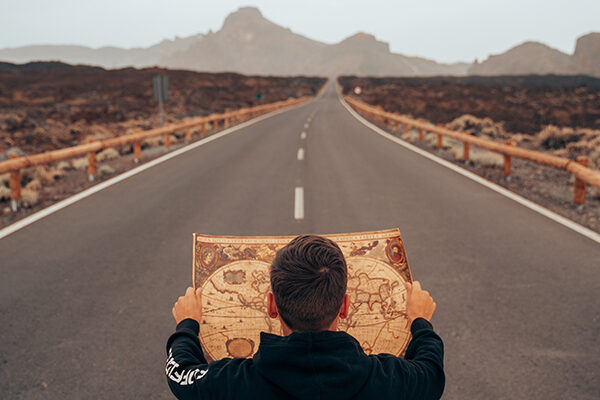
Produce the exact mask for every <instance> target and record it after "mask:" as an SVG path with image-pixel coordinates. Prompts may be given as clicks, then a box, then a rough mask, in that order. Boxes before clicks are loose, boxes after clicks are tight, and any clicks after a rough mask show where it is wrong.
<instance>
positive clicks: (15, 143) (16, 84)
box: [0, 62, 326, 226]
mask: <svg viewBox="0 0 600 400" xmlns="http://www.w3.org/2000/svg"><path fill="white" fill-rule="evenodd" d="M156 74H164V75H167V76H168V77H169V95H170V99H169V100H168V101H167V102H166V103H165V105H164V108H165V112H166V118H165V119H166V122H177V121H181V120H182V119H185V118H187V117H194V116H202V115H208V114H212V113H216V112H224V111H227V110H233V109H238V108H241V107H250V106H254V105H259V104H264V103H271V102H275V101H280V100H285V99H288V98H290V97H302V96H313V95H315V94H317V92H318V91H319V90H320V88H321V87H322V86H323V84H324V83H325V81H326V79H325V78H316V77H285V78H281V77H264V76H244V75H238V74H232V73H227V74H211V73H198V72H190V71H181V70H165V69H159V68H148V69H140V70H137V69H133V68H127V69H120V70H105V69H103V68H100V67H89V66H72V65H68V64H63V63H58V62H53V63H30V64H25V65H15V64H8V63H0V161H3V160H5V159H7V158H8V154H9V153H15V154H18V155H27V154H35V153H40V152H44V151H48V150H55V149H59V148H64V147H69V146H72V145H77V144H81V143H85V142H87V140H88V139H96V140H102V139H107V138H110V137H114V136H118V135H122V134H127V133H131V132H133V131H136V130H145V129H150V128H153V127H157V126H160V119H159V116H158V106H157V104H156V102H155V101H154V99H153V97H152V77H153V76H154V75H156ZM213 128H215V127H208V129H209V131H208V132H207V134H209V135H210V134H212V133H214V132H216V130H215V129H213ZM198 129H200V128H195V129H194V130H195V131H197V130H198ZM199 137H200V135H198V134H196V135H195V138H196V139H197V138H199ZM163 140H164V138H163V137H153V138H149V139H146V140H145V141H144V142H143V143H142V148H143V149H144V151H143V153H142V159H141V160H139V161H140V162H142V163H143V162H145V161H149V160H152V159H154V158H155V157H158V156H160V155H162V154H164V153H165V152H167V151H169V150H168V149H166V148H165V147H164V146H162V144H163ZM171 143H172V147H171V149H176V148H178V147H181V146H183V145H184V144H185V140H184V138H183V132H175V133H174V134H173V135H172V137H171ZM131 153H132V148H131V146H130V145H126V146H122V147H121V148H110V149H105V150H103V151H101V152H99V153H98V154H97V159H98V163H99V165H98V176H97V177H96V179H95V181H94V182H89V181H88V177H87V173H86V169H87V158H86V157H85V156H83V157H79V158H75V159H71V160H65V161H61V162H58V163H54V164H51V165H45V166H44V165H42V166H38V167H34V168H27V169H24V170H22V171H21V173H22V174H21V185H22V187H23V190H22V202H21V208H20V209H19V210H18V211H17V212H12V211H11V209H10V207H9V200H10V190H9V174H8V173H6V174H0V226H3V225H7V224H10V223H12V222H14V221H16V220H18V219H20V218H22V217H24V216H26V215H28V214H30V213H31V212H34V211H37V210H39V209H41V208H44V207H47V206H49V205H51V204H53V203H55V202H56V201H60V200H62V199H64V198H66V197H68V196H70V195H72V194H74V193H77V192H79V191H80V190H82V189H84V188H86V187H89V186H91V185H92V184H94V183H96V182H98V181H102V180H105V179H108V178H110V177H111V176H113V175H114V174H117V173H119V172H123V171H125V170H127V169H129V168H131V167H132V166H134V165H136V163H135V162H134V161H135V160H134V157H133V154H131Z"/></svg>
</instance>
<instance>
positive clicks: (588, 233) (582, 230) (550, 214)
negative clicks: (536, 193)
mask: <svg viewBox="0 0 600 400" xmlns="http://www.w3.org/2000/svg"><path fill="white" fill-rule="evenodd" d="M338 99H339V100H340V102H341V103H342V105H343V106H344V107H345V108H346V110H348V112H349V113H350V114H352V116H353V117H354V118H356V119H357V120H358V121H360V122H361V123H362V124H363V125H365V126H366V127H367V128H369V129H371V130H372V131H374V132H376V133H378V134H379V135H381V136H383V137H384V138H386V139H389V140H391V141H392V142H395V143H397V144H399V145H401V146H403V147H405V148H407V149H408V150H411V151H414V152H415V153H417V154H419V155H421V156H423V157H425V158H427V159H429V160H431V161H434V162H436V163H438V164H440V165H442V166H444V167H446V168H449V169H451V170H453V171H454V172H457V173H459V174H461V175H463V176H465V177H467V178H469V179H471V180H473V181H475V182H477V183H479V184H481V185H483V186H485V187H487V188H489V189H492V190H493V191H495V192H497V193H499V194H501V195H503V196H505V197H508V198H509V199H511V200H514V201H516V202H517V203H519V204H521V205H523V206H525V207H527V208H529V209H530V210H533V211H535V212H537V213H539V214H542V215H543V216H545V217H547V218H550V219H551V220H553V221H554V222H557V223H559V224H561V225H563V226H566V227H567V228H569V229H571V230H573V231H575V232H577V233H579V234H580V235H583V236H585V237H587V238H588V239H591V240H593V241H595V242H597V243H600V234H598V233H596V232H594V231H592V230H591V229H588V228H586V227H585V226H582V225H579V224H578V223H576V222H575V221H572V220H570V219H568V218H566V217H563V216H562V215H559V214H557V213H555V212H554V211H550V210H548V209H547V208H545V207H542V206H541V205H539V204H537V203H534V202H533V201H531V200H527V199H526V198H524V197H522V196H519V195H518V194H516V193H514V192H511V191H510V190H508V189H505V188H503V187H502V186H500V185H497V184H495V183H493V182H490V181H488V180H487V179H484V178H482V177H480V176H479V175H476V174H474V173H472V172H471V171H467V170H466V169H464V168H461V167H459V166H457V165H455V164H452V163H451V162H449V161H446V160H444V159H443V158H440V157H438V156H436V155H434V154H432V153H429V152H427V151H425V150H423V149H421V148H419V147H417V146H414V145H412V144H410V143H408V142H406V141H404V140H402V139H400V138H397V137H395V136H393V135H391V134H389V133H387V132H386V131H384V130H383V129H381V128H379V127H377V126H375V125H373V124H371V123H370V122H369V121H367V120H366V119H365V118H363V117H362V116H361V115H360V114H358V113H357V112H356V111H354V109H353V108H352V107H350V106H349V105H348V104H346V102H345V101H344V100H343V99H342V98H341V96H338Z"/></svg>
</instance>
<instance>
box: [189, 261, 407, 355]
mask: <svg viewBox="0 0 600 400" xmlns="http://www.w3.org/2000/svg"><path fill="white" fill-rule="evenodd" d="M347 264H348V295H349V296H350V303H351V304H350V310H349V315H348V318H345V319H340V320H339V322H338V329H340V330H343V331H346V332H348V333H349V334H350V335H352V336H353V337H355V338H356V339H357V340H358V341H359V343H360V344H361V346H362V347H363V349H364V350H365V352H366V353H367V354H371V353H390V354H395V355H402V354H403V352H404V350H405V348H406V345H407V344H408V341H409V339H410V330H409V327H410V324H409V321H408V319H407V318H406V314H405V311H406V310H405V307H406V289H405V287H404V284H403V282H404V280H403V278H402V277H401V276H400V274H399V273H398V272H397V271H396V270H395V269H394V268H393V267H391V266H390V265H388V264H387V263H385V262H383V261H380V260H378V259H375V258H371V257H366V256H354V257H348V258H347ZM269 267H270V265H269V263H267V262H264V261H258V260H240V261H233V262H231V263H229V264H227V265H224V266H223V267H221V268H218V269H217V270H215V271H214V272H213V273H212V274H211V275H210V276H209V277H208V278H207V279H206V280H205V282H204V283H203V285H202V322H201V324H200V334H199V337H200V342H201V343H202V347H203V349H204V353H205V355H206V357H207V358H208V359H209V360H218V359H221V358H224V357H251V356H252V355H253V354H254V353H255V352H256V351H257V350H258V345H259V341H260V332H269V333H273V334H277V335H281V334H282V332H281V325H280V323H279V320H277V319H272V318H270V317H269V316H268V314H267V294H268V292H269V291H270V280H269Z"/></svg>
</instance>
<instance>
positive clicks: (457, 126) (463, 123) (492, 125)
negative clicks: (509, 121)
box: [446, 114, 508, 138]
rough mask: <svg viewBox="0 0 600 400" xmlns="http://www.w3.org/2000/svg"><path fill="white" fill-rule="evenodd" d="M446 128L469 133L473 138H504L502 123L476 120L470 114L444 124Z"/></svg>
mask: <svg viewBox="0 0 600 400" xmlns="http://www.w3.org/2000/svg"><path fill="white" fill-rule="evenodd" d="M446 128H448V129H451V130H454V131H462V132H470V133H471V134H473V135H475V136H489V137H491V138H506V137H508V136H507V133H506V131H505V130H504V124H503V123H502V122H494V121H493V120H492V119H491V118H487V117H486V118H477V117H476V116H474V115H471V114H465V115H461V116H460V117H458V118H456V119H454V120H453V121H452V122H450V123H447V124H446Z"/></svg>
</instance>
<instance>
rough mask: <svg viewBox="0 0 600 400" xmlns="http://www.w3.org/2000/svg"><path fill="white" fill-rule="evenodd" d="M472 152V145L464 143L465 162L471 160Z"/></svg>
mask: <svg viewBox="0 0 600 400" xmlns="http://www.w3.org/2000/svg"><path fill="white" fill-rule="evenodd" d="M470 150H471V143H469V142H464V143H463V161H468V160H469V152H470Z"/></svg>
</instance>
